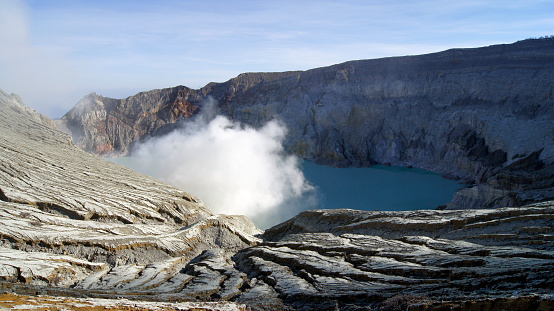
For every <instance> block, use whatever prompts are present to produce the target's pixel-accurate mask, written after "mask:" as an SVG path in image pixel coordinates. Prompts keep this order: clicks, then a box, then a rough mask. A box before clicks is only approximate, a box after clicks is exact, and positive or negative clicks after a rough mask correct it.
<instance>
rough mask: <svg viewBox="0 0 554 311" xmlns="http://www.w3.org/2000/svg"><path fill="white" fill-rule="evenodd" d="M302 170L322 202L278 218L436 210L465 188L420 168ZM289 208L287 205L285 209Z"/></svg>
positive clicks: (124, 161)
mask: <svg viewBox="0 0 554 311" xmlns="http://www.w3.org/2000/svg"><path fill="white" fill-rule="evenodd" d="M108 160H110V161H113V162H116V163H118V164H121V165H124V166H127V167H129V168H131V169H134V170H135V171H137V172H141V173H144V174H148V175H151V176H153V177H155V178H159V177H160V176H156V172H148V171H144V168H141V167H140V165H139V162H138V161H136V160H135V159H133V158H127V157H126V158H113V159H108ZM302 171H303V172H304V175H305V177H306V179H308V180H309V181H310V183H311V184H312V185H314V186H315V187H316V189H317V197H318V199H319V202H318V203H317V204H313V200H311V201H310V204H307V203H305V202H307V200H303V199H300V200H299V201H298V202H293V203H291V204H289V205H295V207H294V208H292V209H291V210H290V211H289V212H288V213H287V214H286V215H284V216H282V217H277V216H272V217H274V218H279V220H278V221H282V220H285V219H286V217H292V216H294V215H296V213H298V212H300V211H302V210H306V209H314V208H326V209H336V208H350V209H358V210H366V211H375V210H382V211H405V210H417V209H434V208H436V207H437V206H439V205H443V204H446V203H448V202H450V200H451V199H452V196H453V195H454V193H455V192H456V191H457V190H458V189H460V188H462V187H463V185H462V184H460V183H459V182H456V181H452V180H448V179H445V178H442V177H441V176H440V175H439V174H436V173H433V172H429V171H426V170H422V169H418V168H411V169H410V168H406V167H394V166H391V167H387V166H384V165H376V166H372V167H369V168H353V167H351V168H335V167H330V166H323V165H317V164H315V163H313V162H310V161H303V162H302ZM185 191H186V190H185ZM311 198H313V194H312V197H311ZM311 198H310V199H311ZM285 205H286V204H285ZM287 208H288V207H287V206H283V209H287ZM276 221H277V220H276ZM275 223H277V222H275ZM264 227H265V226H264Z"/></svg>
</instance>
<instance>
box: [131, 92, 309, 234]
mask: <svg viewBox="0 0 554 311" xmlns="http://www.w3.org/2000/svg"><path fill="white" fill-rule="evenodd" d="M210 105H213V103H212V104H209V103H208V104H205V106H207V107H208V108H204V111H203V114H202V115H201V116H199V117H198V118H197V119H196V120H195V121H194V122H185V123H183V124H182V127H181V128H180V129H178V130H175V131H173V132H171V133H169V134H167V135H165V136H162V137H158V138H153V139H150V140H148V141H146V142H144V143H142V144H141V145H140V146H138V147H137V149H136V150H135V151H133V152H132V156H133V157H134V158H135V160H136V161H138V164H139V165H138V166H139V167H141V170H142V171H143V172H149V173H151V174H152V175H153V176H154V177H157V178H159V179H160V180H163V181H165V182H167V183H169V184H171V185H174V186H176V187H178V188H180V189H183V190H184V191H187V192H190V193H194V194H195V195H197V196H198V197H200V198H201V199H202V200H203V201H204V202H206V203H207V205H208V207H209V208H210V209H211V210H213V211H214V212H216V213H223V214H241V215H247V216H249V217H251V218H253V219H254V221H256V222H257V225H258V226H260V227H265V226H267V225H269V224H276V223H277V222H278V221H280V220H285V219H287V217H291V216H292V215H294V214H296V213H297V212H298V210H299V209H300V208H302V209H303V210H304V209H307V208H309V207H312V208H314V207H316V204H317V201H316V200H315V199H314V198H313V195H315V194H314V189H313V187H312V186H310V185H309V183H308V182H307V181H306V180H305V178H304V175H303V173H302V171H301V170H300V168H299V164H300V163H299V159H298V158H296V157H295V156H291V155H287V154H285V152H284V149H283V146H282V141H283V139H284V137H285V134H286V128H285V127H284V125H283V124H281V123H280V122H278V121H271V122H269V123H267V124H266V125H264V126H263V127H261V128H259V129H254V128H251V127H248V126H244V125H241V124H239V123H236V122H232V121H230V120H229V119H227V118H226V117H223V116H216V117H210V115H211V114H212V113H213V112H211V109H210V108H209V106H210ZM206 111H208V113H207V112H206ZM310 195H312V197H310ZM299 204H302V207H300V206H299ZM269 215H271V218H272V219H266V216H269Z"/></svg>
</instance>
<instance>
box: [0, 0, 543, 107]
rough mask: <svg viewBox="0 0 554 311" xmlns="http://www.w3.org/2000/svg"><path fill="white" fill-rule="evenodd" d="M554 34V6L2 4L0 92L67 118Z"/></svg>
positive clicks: (58, 0)
mask: <svg viewBox="0 0 554 311" xmlns="http://www.w3.org/2000/svg"><path fill="white" fill-rule="evenodd" d="M552 34H554V1H552V0H547V1H545V0H527V1H521V0H519V1H512V0H505V1H480V0H468V1H444V0H441V1H438V0H428V1H409V0H403V1H395V0H390V1H376V0H375V1H374V0H369V1H354V0H341V1H326V0H318V1H311V0H308V1H301V0H296V1H269V0H268V1H259V0H257V1H215V0H202V1H176V0H165V1H138V0H137V1H117V0H109V1H102V0H96V1H84V0H83V1H78V0H74V1H70V0H65V1H62V0H27V1H23V0H21V1H19V0H0V42H2V44H1V46H2V47H1V48H0V89H3V90H4V91H6V92H9V93H11V92H13V93H18V94H19V95H21V97H22V98H23V100H24V102H25V103H26V104H27V105H29V106H31V107H33V108H35V109H37V110H38V111H39V112H41V113H44V114H46V115H47V116H50V117H60V116H62V115H63V114H64V113H65V112H67V111H68V110H69V109H70V108H71V107H72V106H73V105H75V103H76V102H77V101H78V100H79V99H80V98H82V97H83V96H84V95H86V94H88V93H90V92H92V91H95V92H97V93H99V94H101V95H104V96H109V97H115V98H122V97H127V96H130V95H133V94H136V93H137V92H140V91H146V90H150V89H155V88H164V87H171V86H176V85H186V86H188V87H192V88H200V87H202V86H204V85H205V84H207V83H209V82H223V81H226V80H228V79H230V78H232V77H235V76H237V75H238V74H240V73H242V72H251V71H285V70H305V69H310V68H315V67H321V66H327V65H332V64H336V63H340V62H344V61H348V60H354V59H369V58H379V57H387V56H400V55H414V54H422V53H429V52H437V51H441V50H445V49H448V48H454V47H458V48H460V47H478V46H486V45H491V44H498V43H512V42H515V41H517V40H521V39H526V38H529V37H539V36H546V35H552Z"/></svg>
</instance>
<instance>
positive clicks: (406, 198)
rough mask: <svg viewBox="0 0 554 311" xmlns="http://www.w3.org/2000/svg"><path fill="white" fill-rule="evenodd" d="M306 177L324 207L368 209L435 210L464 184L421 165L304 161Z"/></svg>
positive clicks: (448, 200)
mask: <svg viewBox="0 0 554 311" xmlns="http://www.w3.org/2000/svg"><path fill="white" fill-rule="evenodd" d="M302 166H303V168H302V170H303V172H304V175H305V176H306V178H307V179H308V180H309V181H311V182H312V184H314V185H315V186H316V187H317V189H318V191H319V196H320V204H321V207H322V208H328V209H335V208H351V209H358V210H366V211H375V210H382V211H405V210H417V209H434V208H436V207H437V206H439V205H443V204H446V203H448V202H450V200H451V199H452V196H453V195H454V193H455V192H456V191H457V190H458V189H460V188H461V187H463V185H462V184H460V183H458V182H456V181H452V180H448V179H445V178H442V177H441V176H440V175H439V174H436V173H433V172H429V171H426V170H422V169H417V168H411V169H410V168H405V167H387V166H384V165H376V166H372V167H370V168H334V167H329V166H322V165H317V164H315V163H313V162H309V161H304V162H303V164H302Z"/></svg>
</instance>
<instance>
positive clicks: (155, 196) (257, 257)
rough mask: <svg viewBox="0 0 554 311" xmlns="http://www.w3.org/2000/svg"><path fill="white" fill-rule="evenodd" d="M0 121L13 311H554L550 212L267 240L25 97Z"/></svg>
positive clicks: (416, 218) (352, 225) (335, 217)
mask: <svg viewBox="0 0 554 311" xmlns="http://www.w3.org/2000/svg"><path fill="white" fill-rule="evenodd" d="M0 116H1V119H0V215H1V216H0V280H1V282H0V288H2V289H3V290H4V291H5V292H6V293H5V294H4V295H3V296H2V297H3V299H5V300H0V306H14V305H18V304H19V305H21V304H25V303H28V304H29V305H31V304H35V305H36V304H43V305H48V304H50V306H51V308H55V307H56V305H58V306H62V307H63V304H64V303H67V302H68V301H69V303H71V304H73V307H74V309H76V308H75V307H76V306H78V305H79V304H82V305H86V306H91V305H93V304H94V303H96V305H94V306H114V307H120V308H123V307H128V308H135V309H139V310H140V308H154V307H161V308H165V309H168V310H186V309H187V308H188V309H191V310H198V309H214V310H241V309H244V308H250V309H251V310H372V309H376V308H380V310H398V309H394V308H401V309H406V308H408V307H410V310H444V309H445V308H448V309H450V310H475V309H479V310H504V309H510V310H552V308H554V296H553V289H554V284H553V281H552V280H553V279H554V244H553V237H554V235H553V234H554V232H553V231H554V230H553V227H554V226H553V225H554V202H552V201H545V202H542V203H535V204H531V205H526V206H523V207H519V208H495V209H476V210H456V211H453V210H444V211H440V210H427V211H410V212H378V211H377V212H363V211H354V210H318V211H308V212H304V213H301V214H299V215H298V216H296V217H294V218H293V219H291V220H289V221H286V222H284V223H282V224H280V225H277V226H275V227H273V228H271V229H268V230H266V231H265V232H262V231H261V230H259V229H257V228H256V227H255V226H254V225H253V224H252V222H251V221H250V220H249V219H247V218H246V217H244V216H228V215H213V214H212V213H211V212H210V210H209V209H208V207H206V206H204V204H203V203H202V201H201V200H200V199H199V198H197V197H195V196H194V195H192V194H188V193H185V192H183V191H181V190H178V189H175V188H173V187H171V186H169V185H166V184H163V183H161V182H159V181H157V180H155V179H152V178H150V177H148V176H145V175H141V174H138V173H135V172H133V171H131V170H129V169H127V168H124V167H121V166H119V165H117V164H114V163H111V162H107V161H105V160H103V159H101V158H99V157H97V156H94V155H91V154H88V153H85V152H84V151H82V150H80V149H79V148H78V147H77V146H75V145H74V144H73V142H72V139H71V137H70V136H69V135H67V134H64V133H62V132H60V131H58V130H56V129H55V128H53V127H52V124H51V123H50V122H49V121H48V120H47V119H45V118H42V117H37V114H36V112H34V111H32V110H31V109H29V108H27V107H25V106H24V105H23V103H22V102H21V100H20V99H19V98H18V97H17V96H15V95H8V94H6V93H4V92H1V93H0ZM15 293H17V294H18V295H15ZM21 295H23V296H21ZM25 295H27V296H25ZM39 295H49V296H39ZM56 297H71V298H56ZM6 300H7V301H18V302H14V303H13V304H11V305H10V304H8V303H7V302H6ZM184 302H188V303H193V302H194V303H198V304H196V305H195V304H189V305H186V304H182V303H184ZM214 302H215V303H216V304H214ZM180 303H181V304H180Z"/></svg>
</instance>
